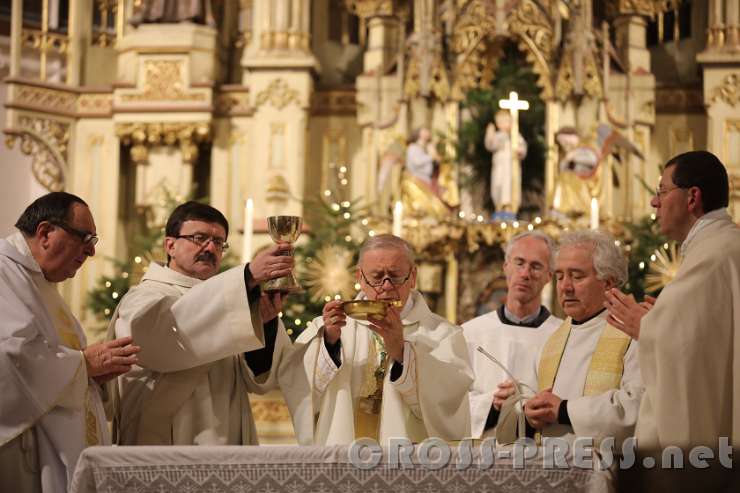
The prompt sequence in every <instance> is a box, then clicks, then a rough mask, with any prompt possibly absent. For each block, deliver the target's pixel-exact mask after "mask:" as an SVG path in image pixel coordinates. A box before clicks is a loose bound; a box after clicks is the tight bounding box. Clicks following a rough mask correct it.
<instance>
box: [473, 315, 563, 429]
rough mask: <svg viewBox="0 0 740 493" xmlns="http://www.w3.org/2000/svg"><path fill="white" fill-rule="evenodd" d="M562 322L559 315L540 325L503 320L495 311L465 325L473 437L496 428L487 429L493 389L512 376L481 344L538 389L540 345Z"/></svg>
mask: <svg viewBox="0 0 740 493" xmlns="http://www.w3.org/2000/svg"><path fill="white" fill-rule="evenodd" d="M561 322H562V320H560V319H559V318H557V317H554V316H552V315H550V317H548V318H547V319H546V320H545V321H544V322H542V324H541V325H540V326H539V327H524V326H520V325H511V324H507V323H505V322H503V321H502V320H501V317H499V314H498V313H497V312H496V311H492V312H489V313H486V314H485V315H481V316H480V317H476V318H474V319H472V320H469V321H468V322H465V323H464V324H463V325H462V328H463V335H464V336H465V340H466V341H467V344H468V353H469V354H470V358H471V366H472V367H473V371H474V373H475V380H474V381H473V385H472V386H471V388H470V413H471V426H472V430H471V431H472V437H473V438H481V437H482V436H484V434H485V435H486V436H487V435H489V434H491V432H492V431H493V429H491V430H488V431H487V432H486V431H485V430H484V428H485V424H486V420H487V418H488V414H489V413H490V411H491V407H492V406H493V393H494V392H495V391H496V389H497V387H498V384H500V383H501V382H503V381H504V380H507V379H508V378H509V377H508V376H507V375H506V373H505V372H504V371H503V370H502V369H501V368H499V367H498V366H497V365H496V364H495V363H494V362H492V361H491V360H490V359H488V358H487V357H486V356H484V355H483V354H481V353H480V352H479V351H478V350H477V348H478V346H480V347H482V348H483V349H485V350H486V351H488V352H489V353H490V354H491V355H492V356H493V357H495V358H496V359H497V360H498V361H499V362H500V363H501V364H503V365H504V366H505V367H506V368H507V369H508V370H509V371H510V372H511V374H512V375H513V376H514V377H515V378H516V379H517V380H518V381H519V382H521V383H523V384H525V385H527V386H528V387H529V388H531V389H535V390H536V389H537V373H536V371H535V367H536V366H537V358H538V355H539V351H540V348H542V345H543V344H544V343H545V341H546V340H547V338H548V337H549V336H550V334H552V333H553V331H555V329H557V328H558V327H559V326H560V323H561ZM529 394H530V395H531V392H530V393H529ZM525 395H526V393H525Z"/></svg>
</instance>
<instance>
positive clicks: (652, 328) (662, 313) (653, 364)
mask: <svg viewBox="0 0 740 493" xmlns="http://www.w3.org/2000/svg"><path fill="white" fill-rule="evenodd" d="M728 203H729V180H728V175H727V171H726V169H725V167H724V165H723V164H722V162H721V161H720V160H719V159H717V157H716V156H714V155H713V154H711V153H709V152H706V151H692V152H687V153H684V154H681V155H678V156H675V157H674V158H672V159H670V160H669V161H668V163H667V164H666V166H665V168H664V170H663V173H662V177H661V184H660V186H659V187H658V190H657V191H656V194H655V196H654V197H653V200H652V202H651V205H652V206H653V207H655V209H656V216H657V220H658V223H659V224H660V231H661V233H662V234H664V235H665V236H667V237H668V238H670V239H672V240H675V241H679V242H681V256H682V261H681V266H680V267H679V269H678V272H677V273H676V276H675V278H674V279H673V280H672V281H671V282H670V283H669V284H668V285H667V286H666V287H665V288H664V289H663V290H662V291H661V293H660V296H658V299H657V301H656V302H655V305H654V306H653V307H652V309H650V310H649V312H648V313H647V314H645V312H646V310H645V309H644V308H643V309H641V307H640V306H636V304H635V303H634V301H632V300H624V299H617V298H616V297H615V298H614V299H613V303H612V304H611V305H610V310H612V311H613V313H614V314H615V315H616V314H618V316H619V317H620V318H623V319H628V318H631V317H630V316H629V314H628V313H627V314H625V313H623V312H622V310H619V305H620V303H619V302H620V301H622V302H626V304H627V305H632V309H633V310H636V311H637V313H638V317H637V320H638V323H637V324H635V325H636V326H633V327H631V328H630V327H625V329H626V330H627V331H628V332H629V333H630V334H631V335H632V336H633V337H634V338H638V337H639V339H640V354H639V359H640V367H641V369H642V375H643V378H644V380H645V396H644V398H643V401H642V406H641V407H640V414H639V417H638V420H637V429H636V431H635V436H636V438H637V449H638V455H639V456H642V455H647V456H653V457H658V458H660V457H661V454H662V452H663V450H664V449H665V448H666V447H669V446H677V447H680V448H681V449H682V450H683V451H684V452H685V455H684V463H685V464H686V466H687V467H685V468H684V469H683V472H682V471H679V470H673V471H667V470H665V471H662V472H660V473H659V474H656V475H650V474H648V475H644V476H643V477H641V478H640V477H638V478H637V479H639V482H638V484H632V485H629V486H630V487H636V488H642V489H643V491H649V490H651V489H657V488H661V489H666V491H667V490H669V489H670V490H671V491H698V490H703V491H737V490H738V486H740V480H739V479H738V477H737V473H736V475H735V477H734V478H732V477H731V470H728V469H726V468H725V467H724V466H722V465H720V464H717V460H716V458H717V456H718V455H719V453H720V444H719V441H720V438H721V437H726V439H727V440H728V443H729V445H732V446H734V447H738V446H740V228H738V227H737V225H736V224H734V223H733V222H732V219H731V218H730V216H729V214H728V213H727V209H726V207H727V206H728ZM642 315H644V316H642ZM640 316H642V317H641V318H642V320H639V318H640ZM617 322H618V321H617ZM697 446H704V447H709V450H711V451H713V453H714V456H715V458H714V460H711V459H712V458H711V457H710V460H709V461H708V463H709V465H710V466H711V468H712V469H711V472H709V471H710V469H700V470H692V469H691V468H688V465H690V463H689V461H688V457H687V454H686V452H688V451H690V450H691V449H692V448H693V447H697ZM705 455H709V454H705ZM735 467H737V466H735ZM633 479H635V478H633ZM733 479H734V481H735V483H734V485H733V486H728V485H727V483H728V482H729V481H732V480H733Z"/></svg>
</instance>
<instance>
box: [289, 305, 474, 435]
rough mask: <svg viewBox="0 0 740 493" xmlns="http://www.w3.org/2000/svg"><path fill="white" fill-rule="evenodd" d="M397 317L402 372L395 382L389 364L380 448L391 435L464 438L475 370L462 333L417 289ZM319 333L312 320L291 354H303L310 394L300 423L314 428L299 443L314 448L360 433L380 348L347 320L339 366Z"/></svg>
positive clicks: (320, 325) (319, 324) (318, 322)
mask: <svg viewBox="0 0 740 493" xmlns="http://www.w3.org/2000/svg"><path fill="white" fill-rule="evenodd" d="M360 297H361V298H362V297H364V295H363V294H361V295H360ZM401 319H402V323H403V326H404V339H405V342H404V358H403V371H402V373H401V375H400V376H399V377H398V378H397V379H396V380H395V381H393V382H392V381H391V373H392V371H391V370H392V365H390V366H388V370H387V371H385V375H384V377H383V380H382V402H381V403H380V414H379V427H378V438H379V440H380V442H381V444H385V443H386V441H387V440H388V439H389V438H392V437H398V438H408V439H410V440H411V441H413V442H420V441H423V440H424V439H425V438H427V437H439V438H442V439H444V440H460V439H462V438H465V437H468V436H469V435H470V411H469V404H468V395H467V394H468V388H469V386H470V384H471V382H472V371H471V369H470V366H469V363H468V355H467V349H466V347H465V340H464V338H463V336H462V331H461V330H460V328H459V327H457V326H454V325H452V324H450V323H449V322H447V321H446V320H444V319H443V318H442V317H439V316H437V315H435V314H433V313H432V312H431V310H429V307H428V306H427V304H426V303H425V302H424V299H423V298H422V296H421V294H419V293H418V292H417V291H412V292H411V296H410V298H409V300H408V302H407V305H406V307H404V310H403V311H402V313H401ZM323 332H324V322H323V319H322V317H317V318H316V319H314V320H313V321H312V322H311V323H310V324H309V326H308V327H307V328H306V330H305V331H304V332H303V333H301V335H300V336H299V337H298V340H296V346H297V347H299V348H300V349H297V350H296V353H298V352H300V353H301V354H302V355H303V363H304V365H305V369H306V374H307V375H309V376H310V378H309V381H310V385H311V391H312V392H311V396H310V397H311V400H310V402H311V405H310V406H308V405H306V406H303V407H302V413H303V416H302V419H300V420H301V422H302V423H303V424H304V425H308V424H310V425H311V430H310V431H311V433H305V434H304V439H307V440H310V442H312V443H314V444H316V445H340V444H344V445H346V444H349V443H351V442H352V441H353V440H354V439H355V438H359V437H360V436H362V435H363V432H362V431H358V430H357V429H356V428H355V426H356V419H357V411H358V406H360V405H362V402H363V399H365V398H367V397H368V395H367V394H369V393H374V392H375V390H377V389H376V388H375V386H374V384H373V383H372V381H373V375H374V372H375V370H376V369H377V368H378V366H379V364H380V357H379V354H380V352H381V350H379V346H378V345H377V343H376V341H375V340H374V338H373V336H372V334H373V332H372V331H371V330H370V329H369V328H368V324H367V323H366V322H362V321H357V320H354V319H351V318H347V324H346V325H345V326H344V327H342V334H341V338H340V340H341V356H340V358H341V364H340V365H339V367H338V368H337V366H336V365H335V364H334V363H333V362H332V361H331V358H330V357H329V356H328V353H327V351H326V347H325V343H324V337H323ZM365 402H367V401H365ZM307 413H310V418H307V417H306V414H307ZM303 431H304V432H305V431H306V429H305V428H304V430H303ZM310 442H309V443H310ZM302 443H306V442H305V441H304V442H302Z"/></svg>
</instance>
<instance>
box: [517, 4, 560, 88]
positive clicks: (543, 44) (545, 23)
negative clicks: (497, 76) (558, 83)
mask: <svg viewBox="0 0 740 493" xmlns="http://www.w3.org/2000/svg"><path fill="white" fill-rule="evenodd" d="M509 31H510V32H511V33H512V34H515V35H517V38H518V39H517V41H518V45H519V49H520V50H521V51H522V52H523V53H525V55H526V57H527V61H529V63H531V64H532V69H533V70H534V72H535V73H536V74H537V76H538V79H537V85H538V86H539V87H540V88H541V89H542V96H543V98H545V99H547V98H549V97H551V96H552V95H553V91H552V84H551V82H550V81H551V75H550V72H551V69H550V67H551V64H552V51H553V49H554V46H553V40H554V27H553V22H552V20H550V19H548V18H547V15H546V14H545V13H544V12H543V11H542V10H541V9H540V8H539V7H538V6H537V5H536V4H535V3H534V2H533V1H532V0H522V1H521V2H520V3H519V5H518V7H517V8H516V10H514V12H513V14H512V16H511V19H510V20H509Z"/></svg>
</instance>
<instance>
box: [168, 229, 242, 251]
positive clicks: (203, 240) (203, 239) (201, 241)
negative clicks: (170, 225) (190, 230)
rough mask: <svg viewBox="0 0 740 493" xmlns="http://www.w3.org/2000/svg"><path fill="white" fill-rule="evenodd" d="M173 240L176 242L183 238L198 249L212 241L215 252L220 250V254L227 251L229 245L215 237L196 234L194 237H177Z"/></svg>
mask: <svg viewBox="0 0 740 493" xmlns="http://www.w3.org/2000/svg"><path fill="white" fill-rule="evenodd" d="M175 238H176V239H178V240H179V239H180V238H184V239H186V240H188V241H192V242H193V243H195V244H196V245H198V246H200V247H205V246H206V245H208V242H209V241H212V242H213V246H214V247H216V250H221V251H222V252H225V251H226V250H228V249H229V244H228V243H227V242H226V240H225V239H223V238H219V237H217V236H209V235H203V234H199V233H196V234H194V235H177V236H175Z"/></svg>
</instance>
